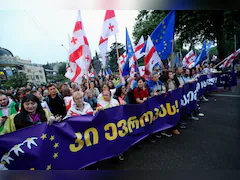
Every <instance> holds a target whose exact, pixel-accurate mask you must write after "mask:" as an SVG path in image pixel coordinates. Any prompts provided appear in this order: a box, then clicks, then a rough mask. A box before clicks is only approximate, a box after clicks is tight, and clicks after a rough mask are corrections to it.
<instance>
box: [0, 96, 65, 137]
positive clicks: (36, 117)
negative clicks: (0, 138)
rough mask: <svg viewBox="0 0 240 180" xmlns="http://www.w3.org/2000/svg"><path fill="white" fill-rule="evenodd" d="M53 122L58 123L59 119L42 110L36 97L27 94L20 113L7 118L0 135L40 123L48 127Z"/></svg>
mask: <svg viewBox="0 0 240 180" xmlns="http://www.w3.org/2000/svg"><path fill="white" fill-rule="evenodd" d="M54 121H57V122H60V121H61V118H60V117H56V118H55V117H54V116H53V115H52V114H51V113H50V112H49V111H48V110H46V109H43V108H42V106H41V104H40V101H39V99H38V98H37V97H36V96H34V95H33V94H27V95H25V96H24V97H23V100H22V104H21V111H20V112H19V113H18V114H13V115H11V116H10V117H8V119H7V120H6V122H5V124H4V127H3V130H2V131H1V133H0V134H1V135H3V134H7V133H10V132H14V131H16V130H19V129H22V128H26V127H29V126H32V125H37V124H41V123H42V122H47V124H49V125H50V124H52V123H53V122H54Z"/></svg>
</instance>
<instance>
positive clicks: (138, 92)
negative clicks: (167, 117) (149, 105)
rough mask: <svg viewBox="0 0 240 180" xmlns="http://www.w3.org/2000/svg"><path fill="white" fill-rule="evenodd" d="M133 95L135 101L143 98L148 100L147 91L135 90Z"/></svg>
mask: <svg viewBox="0 0 240 180" xmlns="http://www.w3.org/2000/svg"><path fill="white" fill-rule="evenodd" d="M133 94H134V98H135V99H137V98H140V100H143V98H145V97H147V98H148V96H149V93H148V90H147V89H145V90H143V89H139V88H135V89H134V92H133Z"/></svg>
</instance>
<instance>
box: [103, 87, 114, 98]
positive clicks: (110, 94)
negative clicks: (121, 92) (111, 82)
mask: <svg viewBox="0 0 240 180" xmlns="http://www.w3.org/2000/svg"><path fill="white" fill-rule="evenodd" d="M104 91H108V92H109V96H110V97H111V96H112V93H111V91H110V89H104V90H103V92H104ZM103 92H102V95H103Z"/></svg>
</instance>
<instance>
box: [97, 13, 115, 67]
mask: <svg viewBox="0 0 240 180" xmlns="http://www.w3.org/2000/svg"><path fill="white" fill-rule="evenodd" d="M116 33H118V25H117V20H116V16H115V13H114V10H107V11H106V14H105V19H104V23H103V28H102V34H101V36H100V41H99V45H98V47H99V50H100V53H101V55H102V65H103V68H104V67H105V66H106V53H107V47H108V37H109V36H112V35H114V34H116Z"/></svg>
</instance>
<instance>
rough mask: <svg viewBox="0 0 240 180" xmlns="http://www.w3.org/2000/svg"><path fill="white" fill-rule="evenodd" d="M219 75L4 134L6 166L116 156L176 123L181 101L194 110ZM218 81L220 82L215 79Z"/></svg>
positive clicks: (0, 153)
mask: <svg viewBox="0 0 240 180" xmlns="http://www.w3.org/2000/svg"><path fill="white" fill-rule="evenodd" d="M216 78H217V77H214V78H208V77H207V76H202V77H201V78H200V79H199V81H198V82H195V83H191V84H186V85H184V87H183V88H180V89H177V90H174V91H172V92H171V93H167V94H164V95H160V96H156V97H153V98H150V99H149V100H148V101H146V102H144V103H143V104H141V105H124V106H118V107H114V108H110V109H106V110H104V111H100V112H99V113H98V114H97V115H96V116H87V115H86V116H78V117H72V118H69V119H67V120H65V121H63V122H61V123H55V124H53V125H51V126H48V125H47V124H46V123H42V124H40V125H35V126H33V127H29V128H25V129H20V130H18V131H16V132H13V133H10V134H6V135H3V136H1V137H0V158H1V163H0V169H1V170H8V169H11V170H14V169H15V170H29V169H32V170H74V169H81V168H83V167H86V166H88V165H90V164H93V163H95V162H97V161H100V160H103V159H107V158H110V157H113V156H116V155H118V154H120V153H122V152H124V151H125V150H127V149H128V148H130V147H131V146H132V145H133V144H135V143H137V142H138V141H140V140H141V139H143V138H145V137H146V136H148V135H149V134H152V133H154V132H157V131H161V130H164V129H168V128H171V127H173V126H174V125H176V124H177V123H178V121H179V120H180V106H181V104H182V106H185V107H186V109H188V110H189V111H190V110H191V107H192V106H195V104H196V100H197V96H198V95H199V92H201V93H204V90H206V88H207V87H211V86H216V82H217V80H216ZM214 82H215V83H214Z"/></svg>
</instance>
